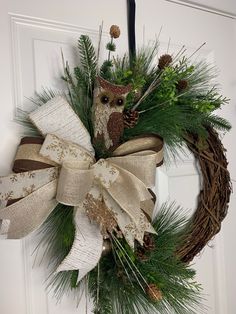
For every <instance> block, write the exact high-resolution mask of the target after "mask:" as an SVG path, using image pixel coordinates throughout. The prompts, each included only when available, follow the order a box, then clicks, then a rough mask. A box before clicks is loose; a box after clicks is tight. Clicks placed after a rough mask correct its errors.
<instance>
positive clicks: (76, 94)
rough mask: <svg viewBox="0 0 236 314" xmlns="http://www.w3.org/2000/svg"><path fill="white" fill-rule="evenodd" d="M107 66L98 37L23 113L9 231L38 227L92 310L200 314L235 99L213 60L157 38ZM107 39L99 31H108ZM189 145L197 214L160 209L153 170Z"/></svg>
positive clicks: (11, 181)
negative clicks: (203, 260) (59, 83)
mask: <svg viewBox="0 0 236 314" xmlns="http://www.w3.org/2000/svg"><path fill="white" fill-rule="evenodd" d="M110 36H111V40H110V42H109V43H107V45H106V48H107V50H108V58H107V59H106V60H105V61H104V62H103V63H102V65H101V67H99V64H100V63H99V60H98V56H99V49H98V53H96V51H95V49H94V47H93V43H92V42H91V40H90V38H89V37H88V36H85V35H82V36H81V37H80V38H79V41H78V50H79V56H80V65H78V66H77V67H75V68H74V70H73V72H72V71H71V70H70V68H69V65H68V63H65V62H64V57H63V58H62V59H63V68H64V73H63V77H62V79H63V80H64V82H65V85H66V88H67V91H66V92H64V93H63V92H59V91H52V90H47V89H45V90H44V91H43V92H42V93H40V94H36V97H35V98H34V99H32V101H33V102H34V103H35V104H37V108H36V110H34V111H32V112H30V113H28V112H22V111H19V112H18V115H17V121H18V122H20V123H21V124H23V125H24V126H25V130H26V133H27V137H23V138H22V140H21V143H20V145H19V147H18V150H17V153H16V157H15V161H14V164H13V171H14V173H13V174H10V175H9V176H7V177H1V180H0V199H1V201H2V202H3V205H4V206H3V207H2V208H1V209H0V219H1V220H0V221H1V224H0V234H2V236H4V237H6V238H9V239H11V238H14V239H20V238H22V237H24V236H27V235H28V234H30V233H31V232H33V231H34V230H36V229H38V232H39V236H40V241H39V247H40V248H42V249H43V250H44V256H47V257H48V258H49V260H50V263H49V266H50V269H51V275H50V277H49V279H48V286H50V287H52V288H53V289H54V292H55V295H56V296H57V297H58V298H60V297H61V296H62V295H63V294H64V293H65V292H69V291H74V292H75V294H76V295H77V296H78V297H79V295H80V291H82V290H84V289H85V291H86V295H87V296H90V297H91V298H92V299H93V304H94V310H93V311H94V313H100V314H121V313H122V314H123V313H127V314H133V313H140V314H141V313H164V314H165V313H179V314H185V313H186V314H189V313H198V314H199V313H200V312H201V311H202V310H203V307H202V296H201V287H200V286H199V284H197V283H196V282H195V280H194V276H195V271H194V270H193V269H192V268H191V266H190V265H189V262H190V261H192V259H193V258H194V257H195V256H196V255H197V254H198V253H199V252H200V251H201V250H202V249H203V248H204V247H205V245H206V244H207V243H208V242H209V240H210V239H212V237H214V235H215V234H216V233H217V232H219V231H220V227H221V222H222V220H223V219H224V218H225V216H226V214H227V209H228V203H229V198H230V193H231V184H230V176H229V172H228V170H227V160H226V157H225V149H224V147H223V145H222V143H221V141H220V138H219V135H218V133H217V131H216V130H221V131H227V130H229V129H230V125H229V123H228V122H227V121H226V120H224V119H223V118H221V117H219V116H217V115H215V114H213V112H214V111H215V110H216V109H218V108H220V107H221V106H222V105H224V104H225V103H227V99H225V98H224V97H222V96H221V95H219V93H218V90H217V88H216V87H215V86H212V85H211V79H212V78H214V77H215V70H214V67H212V66H209V65H207V64H206V63H205V62H203V61H200V62H192V61H191V59H192V57H193V55H192V56H191V57H187V56H185V53H186V51H185V49H184V48H182V49H181V50H180V51H179V52H178V53H177V54H176V55H170V54H167V53H166V54H163V55H161V56H159V55H158V42H156V43H155V44H154V45H153V46H152V47H146V48H142V49H140V51H138V52H137V53H135V54H134V53H131V54H130V55H129V56H128V55H127V54H126V55H124V56H123V57H121V58H120V57H119V56H117V57H114V56H113V55H112V54H113V53H114V51H115V49H116V45H115V40H116V39H117V38H119V36H120V29H119V27H118V26H116V25H112V27H111V29H110ZM99 39H100V40H99V47H100V46H101V31H100V37H99ZM163 143H164V144H165V147H166V148H165V159H168V158H169V157H171V156H173V155H176V153H177V151H178V150H179V149H181V148H183V147H185V146H187V147H188V148H189V150H190V151H191V152H192V153H193V155H194V156H195V159H196V162H197V164H198V165H199V167H200V171H201V176H202V183H201V191H200V194H199V197H198V205H197V209H196V211H195V213H194V214H193V216H192V217H191V218H190V219H189V218H186V216H185V211H184V210H183V209H182V208H180V207H178V206H176V205H175V204H174V203H173V204H169V205H168V204H164V205H162V207H161V208H160V209H159V210H158V213H157V215H156V217H153V210H154V206H155V201H156V197H155V195H154V193H153V192H152V188H153V187H154V184H155V171H156V167H157V166H161V164H162V163H163V154H164V149H163Z"/></svg>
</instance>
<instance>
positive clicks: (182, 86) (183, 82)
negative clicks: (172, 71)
mask: <svg viewBox="0 0 236 314" xmlns="http://www.w3.org/2000/svg"><path fill="white" fill-rule="evenodd" d="M187 87H188V81H186V80H180V81H178V83H177V85H176V89H177V90H178V92H182V91H183V90H185V89H186V88H187Z"/></svg>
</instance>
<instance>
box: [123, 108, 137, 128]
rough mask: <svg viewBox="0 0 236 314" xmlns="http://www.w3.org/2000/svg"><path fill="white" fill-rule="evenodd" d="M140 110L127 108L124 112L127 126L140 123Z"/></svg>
mask: <svg viewBox="0 0 236 314" xmlns="http://www.w3.org/2000/svg"><path fill="white" fill-rule="evenodd" d="M138 119H139V112H138V111H136V110H127V111H125V112H124V125H125V127H126V128H128V129H131V128H134V127H135V125H136V124H137V123H138Z"/></svg>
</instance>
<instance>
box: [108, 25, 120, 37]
mask: <svg viewBox="0 0 236 314" xmlns="http://www.w3.org/2000/svg"><path fill="white" fill-rule="evenodd" d="M110 35H111V38H119V37H120V28H119V26H118V25H111V27H110Z"/></svg>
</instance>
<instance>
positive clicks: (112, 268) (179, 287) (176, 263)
mask: <svg viewBox="0 0 236 314" xmlns="http://www.w3.org/2000/svg"><path fill="white" fill-rule="evenodd" d="M187 223H188V219H187V218H186V217H185V216H184V214H183V209H182V208H178V207H177V208H175V206H174V205H173V204H172V205H170V206H167V205H164V206H163V207H162V209H161V210H160V211H159V213H158V215H157V217H156V219H155V221H154V228H155V230H156V231H157V233H158V235H157V236H155V247H156V249H155V250H154V251H152V252H151V253H150V254H149V259H148V260H146V261H143V262H142V261H140V260H139V259H138V258H137V257H136V255H135V254H134V253H133V252H132V250H131V249H130V248H129V247H128V245H127V244H126V242H125V241H124V240H120V239H116V238H114V237H113V252H111V253H110V254H109V255H107V256H105V257H103V258H102V259H101V261H100V263H99V267H97V268H96V269H94V270H93V271H92V272H91V273H90V276H89V291H90V293H91V295H92V297H93V299H94V305H95V311H94V313H99V314H115V313H125V314H133V313H138V314H143V313H157V312H158V313H161V314H162V313H163V314H167V313H168V314H169V313H178V314H190V313H192V314H193V313H199V310H200V307H199V304H200V302H201V288H200V286H199V285H198V284H196V282H195V281H194V276H195V271H194V270H193V269H191V268H190V266H188V265H186V264H184V263H182V262H181V261H180V260H179V259H178V258H177V257H176V255H175V254H174V252H175V250H176V248H177V247H178V245H180V243H181V241H182V231H183V230H186V226H187ZM98 278H99V280H98ZM111 278H112V280H111ZM137 278H138V280H137ZM147 283H152V284H156V285H157V287H159V289H160V290H161V292H162V295H163V299H162V300H160V301H152V300H151V299H150V298H149V297H148V295H147V293H146V286H147ZM140 284H141V285H140ZM97 292H99V295H97Z"/></svg>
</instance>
